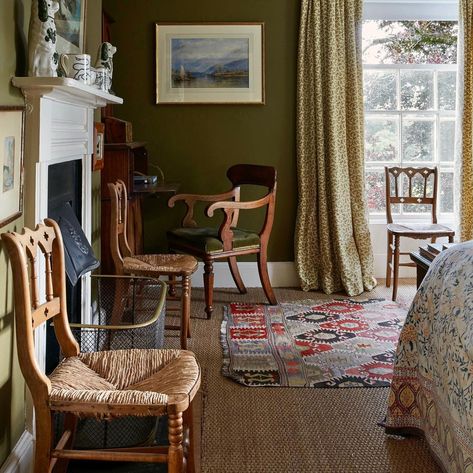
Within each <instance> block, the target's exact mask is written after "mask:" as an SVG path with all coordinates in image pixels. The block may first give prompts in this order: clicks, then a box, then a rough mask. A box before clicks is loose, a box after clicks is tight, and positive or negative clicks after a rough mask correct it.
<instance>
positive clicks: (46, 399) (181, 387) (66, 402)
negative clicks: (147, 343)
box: [2, 219, 200, 473]
mask: <svg viewBox="0 0 473 473" xmlns="http://www.w3.org/2000/svg"><path fill="white" fill-rule="evenodd" d="M2 240H3V242H4V244H5V247H6V249H7V250H8V254H9V256H10V260H11V264H12V270H13V279H14V292H15V320H16V324H15V325H16V337H17V345H18V359H19V362H20V367H21V370H22V373H23V376H24V378H25V381H26V384H27V386H28V389H29V390H30V392H31V395H32V399H33V403H34V408H35V423H36V445H35V458H34V472H35V473H46V472H52V471H53V470H54V471H65V470H66V469H67V463H68V461H69V460H70V459H75V460H106V461H131V462H152V463H156V462H164V463H167V464H168V471H169V472H171V473H182V471H183V468H184V464H185V461H184V446H183V436H184V434H185V433H184V426H183V414H184V415H185V417H186V420H187V425H188V426H189V429H190V430H191V427H192V420H191V401H192V399H193V397H194V395H195V393H196V392H197V390H198V389H199V386H200V369H199V365H198V363H197V361H196V359H195V357H194V355H193V354H192V353H190V352H188V351H184V350H159V349H134V350H115V351H98V352H88V353H80V351H79V346H78V343H77V342H76V340H75V339H74V337H73V335H72V332H71V328H70V326H69V322H68V317H67V309H66V281H65V270H64V248H63V241H62V236H61V232H60V230H59V226H58V225H57V223H56V222H55V221H53V220H50V219H47V220H45V224H40V225H38V226H37V227H36V229H35V230H30V229H27V228H25V229H24V231H23V232H22V234H18V233H3V234H2ZM43 257H44V258H43ZM40 260H42V261H40ZM41 262H42V263H43V264H42V265H41V264H40V263H41ZM42 266H44V268H45V273H44V275H43V276H42V277H41V279H42V281H44V288H45V294H44V295H43V296H41V295H40V293H39V288H41V287H43V285H41V284H39V283H38V281H39V279H40V275H39V274H38V267H42ZM162 294H163V300H164V291H163V293H162ZM42 299H44V300H45V301H44V302H42ZM163 300H162V301H161V302H160V303H161V304H162V303H163ZM51 319H54V331H55V334H56V338H57V340H58V342H59V345H60V348H61V351H62V353H63V355H64V359H63V360H62V361H61V363H60V364H59V365H58V366H57V368H56V369H55V370H54V371H53V372H52V373H51V375H49V376H46V375H45V374H44V373H43V372H42V371H41V369H40V367H39V364H38V362H37V360H36V358H35V347H34V330H35V329H36V328H38V327H39V326H41V325H42V324H44V323H46V322H47V321H48V320H51ZM56 412H62V413H64V414H65V429H64V432H63V434H62V436H61V438H60V439H59V441H58V443H57V445H56V446H55V447H54V446H53V422H52V419H53V414H54V413H56ZM162 415H167V416H168V431H169V444H170V445H169V447H157V446H150V447H140V448H121V449H101V450H75V449H73V443H74V432H75V427H76V424H77V419H78V418H87V417H91V418H96V419H111V418H115V417H122V416H138V417H140V416H156V417H158V416H162ZM190 430H189V431H190ZM186 433H187V432H186ZM187 457H188V458H187V471H188V472H193V471H194V469H193V465H194V463H193V456H192V444H190V445H189V448H188V455H187Z"/></svg>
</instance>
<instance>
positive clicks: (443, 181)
mask: <svg viewBox="0 0 473 473" xmlns="http://www.w3.org/2000/svg"><path fill="white" fill-rule="evenodd" d="M453 180H454V179H453V172H441V173H440V212H453V196H454V193H453V191H454V189H453Z"/></svg>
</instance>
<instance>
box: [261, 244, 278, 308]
mask: <svg viewBox="0 0 473 473" xmlns="http://www.w3.org/2000/svg"><path fill="white" fill-rule="evenodd" d="M257 259H258V272H259V278H260V280H261V285H262V286H263V290H264V293H265V294H266V297H267V299H268V301H269V303H270V304H271V305H276V304H277V303H278V301H277V300H276V296H275V295H274V292H273V288H272V287H271V280H270V279H269V274H268V261H267V256H266V247H261V250H260V252H259V253H258V255H257Z"/></svg>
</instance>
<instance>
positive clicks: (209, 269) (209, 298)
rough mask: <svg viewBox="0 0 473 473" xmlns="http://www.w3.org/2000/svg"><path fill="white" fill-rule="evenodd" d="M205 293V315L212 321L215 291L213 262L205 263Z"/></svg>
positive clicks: (206, 261) (207, 261)
mask: <svg viewBox="0 0 473 473" xmlns="http://www.w3.org/2000/svg"><path fill="white" fill-rule="evenodd" d="M204 291H205V313H206V314H207V319H210V317H211V316H212V312H213V310H214V308H213V306H212V304H213V291H214V265H213V263H212V260H205V261H204Z"/></svg>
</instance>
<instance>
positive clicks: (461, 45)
mask: <svg viewBox="0 0 473 473" xmlns="http://www.w3.org/2000/svg"><path fill="white" fill-rule="evenodd" d="M459 26H460V28H459V33H458V87H457V129H456V131H457V138H456V161H457V173H456V174H457V176H458V178H457V184H459V185H460V192H459V200H460V202H459V204H460V205H459V207H460V222H459V223H460V239H461V241H466V240H472V239H473V0H460V21H459Z"/></svg>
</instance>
